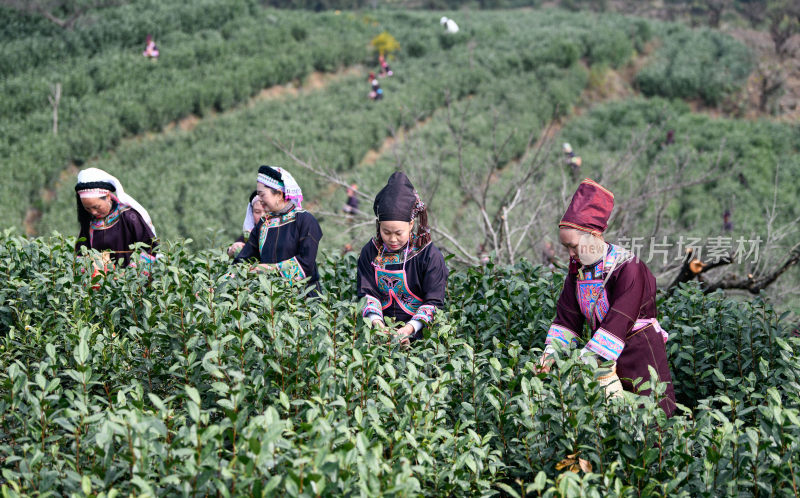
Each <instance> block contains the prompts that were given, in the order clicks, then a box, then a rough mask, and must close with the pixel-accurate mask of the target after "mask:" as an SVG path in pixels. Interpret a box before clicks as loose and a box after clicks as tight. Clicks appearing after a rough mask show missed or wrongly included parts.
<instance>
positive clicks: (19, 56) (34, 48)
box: [0, 0, 263, 77]
mask: <svg viewBox="0 0 800 498" xmlns="http://www.w3.org/2000/svg"><path fill="white" fill-rule="evenodd" d="M0 9H1V10H0V13H2V16H3V19H4V20H6V21H7V22H5V23H3V26H2V28H0V43H2V46H3V50H2V54H0V75H2V76H3V77H7V76H9V75H12V74H16V73H17V72H24V71H26V70H29V69H30V68H35V67H39V66H47V65H54V64H55V65H58V64H59V61H62V62H69V61H70V60H71V59H72V58H92V57H95V56H97V55H98V54H102V53H103V52H105V51H108V50H110V49H117V50H119V49H125V50H133V49H138V48H140V47H141V50H143V49H144V47H143V44H144V39H145V37H146V36H147V35H148V34H152V35H154V36H155V37H156V41H158V40H160V38H161V37H162V36H165V35H168V34H169V33H173V32H183V33H187V34H192V33H195V32H197V31H203V30H209V29H212V30H216V29H219V27H220V26H223V25H225V24H226V23H227V22H229V21H230V20H232V19H235V18H238V19H245V18H247V17H248V16H253V15H259V13H260V12H261V11H262V10H263V9H262V8H261V6H260V5H259V3H258V2H256V1H252V0H222V1H220V0H200V1H197V2H191V3H186V2H158V1H155V0H137V1H135V2H126V3H125V4H123V5H118V6H113V7H109V8H101V9H93V10H91V11H88V12H86V13H85V14H84V15H83V16H82V17H81V18H80V19H79V20H78V22H77V24H76V25H75V26H74V28H73V29H69V30H64V29H62V28H59V27H57V26H56V25H55V24H53V23H51V22H49V21H46V20H45V19H44V18H43V17H42V16H40V15H26V14H23V13H21V12H19V11H16V10H13V9H10V8H7V7H0Z"/></svg>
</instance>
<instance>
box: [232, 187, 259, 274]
mask: <svg viewBox="0 0 800 498" xmlns="http://www.w3.org/2000/svg"><path fill="white" fill-rule="evenodd" d="M265 212H266V211H265V210H264V205H263V204H261V198H260V197H258V191H256V190H253V193H252V194H250V202H248V203H247V211H245V215H244V223H242V235H240V236H239V238H237V239H236V240H235V241H234V242H233V244H231V245H230V247H228V256H230V257H232V258H233V257H235V256H236V255H237V254H239V251H241V250H242V249H243V248H244V244H245V242H247V239H248V238H249V237H250V232H252V231H253V228H255V227H256V222H257V221H258V220H260V219H261V218H263V217H264V213H265Z"/></svg>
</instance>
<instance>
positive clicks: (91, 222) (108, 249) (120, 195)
mask: <svg viewBox="0 0 800 498" xmlns="http://www.w3.org/2000/svg"><path fill="white" fill-rule="evenodd" d="M75 198H76V202H77V209H78V223H79V224H80V234H79V235H78V242H77V243H76V244H75V251H76V252H79V251H80V250H81V247H86V248H88V249H96V250H98V251H100V252H101V253H103V260H102V262H99V261H98V262H95V273H97V272H98V271H99V270H100V269H101V268H102V269H103V271H105V270H107V269H109V266H111V267H113V266H114V265H116V264H121V265H122V266H133V267H135V266H137V259H138V260H139V261H140V262H143V263H145V264H146V265H149V264H150V263H152V261H153V260H154V259H155V258H154V256H153V253H154V251H155V248H156V246H157V245H158V244H157V242H156V230H155V228H154V227H153V222H152V221H150V215H149V214H148V213H147V210H145V208H143V207H142V206H141V205H140V204H139V203H138V202H136V199H134V198H133V197H131V196H129V195H128V194H126V193H125V191H124V190H123V188H122V184H121V183H120V182H119V180H117V179H116V178H114V177H113V176H111V175H110V174H108V173H106V172H105V171H103V170H101V169H97V168H87V169H85V170H83V171H81V172H80V173H78V183H77V184H76V185H75ZM138 242H142V243H144V244H146V246H147V249H146V250H144V251H142V252H141V253H140V254H139V257H138V258H132V257H131V255H132V254H133V250H131V245H133V244H136V243H138Z"/></svg>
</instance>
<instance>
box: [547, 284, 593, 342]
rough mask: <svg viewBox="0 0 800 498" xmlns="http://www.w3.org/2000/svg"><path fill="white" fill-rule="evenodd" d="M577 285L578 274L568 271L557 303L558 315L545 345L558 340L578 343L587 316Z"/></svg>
mask: <svg viewBox="0 0 800 498" xmlns="http://www.w3.org/2000/svg"><path fill="white" fill-rule="evenodd" d="M576 285H577V275H576V274H575V273H571V272H568V273H567V278H566V279H564V288H563V289H561V295H560V296H559V297H558V302H557V303H556V317H555V319H554V320H553V324H552V325H550V329H549V330H548V331H547V339H545V341H544V343H545V345H549V344H551V343H552V342H553V341H556V340H557V341H558V342H560V343H561V344H562V345H563V346H567V347H571V346H573V345H574V344H575V343H577V341H578V337H580V335H581V330H582V329H583V323H584V321H585V318H584V316H583V313H581V308H580V306H579V305H578V298H577V296H576V295H575V288H576Z"/></svg>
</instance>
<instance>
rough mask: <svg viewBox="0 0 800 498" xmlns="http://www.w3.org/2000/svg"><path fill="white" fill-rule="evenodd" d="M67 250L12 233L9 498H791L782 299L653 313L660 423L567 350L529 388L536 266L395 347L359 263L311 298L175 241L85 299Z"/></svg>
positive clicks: (792, 406) (545, 273) (542, 303)
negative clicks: (680, 403)
mask: <svg viewBox="0 0 800 498" xmlns="http://www.w3.org/2000/svg"><path fill="white" fill-rule="evenodd" d="M72 244H73V239H64V238H60V237H56V238H52V239H50V240H43V239H40V240H32V241H31V240H25V239H22V238H19V237H16V236H14V235H13V234H11V233H9V232H6V233H5V234H4V235H3V236H2V238H1V239H0V263H1V264H2V265H3V267H4V268H5V269H6V272H5V273H4V276H3V279H4V280H3V282H2V285H0V303H2V304H1V305H0V327H2V334H3V335H2V339H0V351H1V353H0V367H2V368H0V372H2V373H0V427H1V428H2V429H1V433H2V439H0V461H2V463H3V465H2V490H3V494H4V495H5V496H19V495H32V494H57V495H66V494H70V495H71V494H74V495H78V496H84V495H90V494H91V495H97V496H114V495H118V494H158V495H164V494H169V495H195V494H198V495H207V494H219V495H222V496H231V495H248V496H251V495H255V496H266V495H274V494H282V495H287V496H337V495H362V496H375V495H431V496H441V495H454V496H464V495H476V494H480V495H487V496H488V495H497V494H501V493H502V494H506V495H509V496H522V495H526V494H538V495H544V496H641V495H648V496H649V495H661V496H666V495H670V496H673V495H674V496H717V495H721V494H726V495H732V494H735V495H758V494H769V495H788V494H792V493H795V492H796V477H795V475H794V474H795V470H796V469H797V464H798V462H797V457H796V455H797V454H798V452H797V450H798V447H797V445H798V441H800V439H798V438H800V419H799V418H798V392H800V390H799V389H798V387H800V386H798V383H797V381H798V373H800V372H798V363H797V360H796V358H795V356H794V349H796V348H797V347H798V346H799V345H800V344H798V340H797V339H796V338H792V337H790V336H788V335H787V334H786V332H785V330H784V324H783V322H782V321H781V318H780V317H778V316H776V314H775V312H774V311H773V310H772V309H771V307H770V306H769V304H768V303H765V302H762V301H759V300H756V301H754V302H753V303H751V304H750V305H748V306H744V307H742V306H739V307H734V306H733V305H732V303H731V302H730V301H728V300H725V299H723V298H722V297H721V296H719V295H713V296H704V295H703V294H702V293H700V292H699V291H698V290H697V289H695V288H692V287H685V288H683V289H682V290H681V291H680V292H679V293H677V294H676V295H674V296H673V297H671V298H670V299H669V300H667V301H665V302H662V303H661V310H662V313H663V318H662V320H663V322H664V324H665V325H667V327H668V328H669V329H670V331H671V332H672V334H671V339H670V342H669V343H668V344H669V347H670V358H671V360H672V363H673V364H672V370H673V372H674V373H675V377H676V386H675V387H676V391H677V392H678V395H679V397H680V398H681V399H683V400H687V401H688V400H691V404H690V405H688V407H687V408H685V409H684V410H683V411H682V412H681V413H680V414H679V415H677V416H675V417H673V418H672V419H670V420H666V419H665V418H664V416H663V413H662V412H660V409H659V408H658V407H657V406H656V405H655V401H654V400H653V399H644V398H638V399H636V398H633V397H630V398H625V399H623V400H620V401H619V402H613V403H609V402H606V401H605V400H604V397H603V395H602V393H601V392H600V391H598V385H597V383H596V382H595V381H594V380H593V379H592V376H591V375H590V373H589V372H587V371H586V370H585V369H586V367H584V366H582V364H581V363H580V361H579V360H578V359H577V357H576V356H572V357H569V358H567V357H565V356H564V355H559V359H558V365H557V367H556V368H554V370H553V372H552V373H551V374H548V375H545V374H536V373H535V362H536V360H537V358H538V355H539V354H540V352H541V350H540V347H541V345H542V343H543V340H544V335H545V333H546V329H547V326H548V325H549V322H550V320H551V318H552V316H553V312H554V300H555V298H556V297H557V294H558V292H559V290H560V286H561V284H562V282H563V277H562V276H561V275H560V274H558V273H552V272H551V271H550V270H548V269H545V268H541V267H536V266H532V265H530V264H528V263H526V262H522V263H520V264H518V265H516V266H514V267H497V266H494V265H493V264H489V265H487V266H484V267H474V268H467V269H463V270H458V271H454V272H453V273H452V276H451V278H450V281H449V286H448V302H447V305H446V307H445V309H443V310H442V311H441V313H440V314H439V315H438V318H437V320H436V323H435V325H434V326H432V327H431V328H429V329H426V331H425V338H424V339H423V340H422V341H419V342H417V343H415V344H414V345H413V346H412V347H411V348H409V349H404V348H402V347H400V346H399V345H397V344H395V343H391V342H387V341H386V339H385V337H382V336H380V335H378V334H376V333H375V332H374V331H371V330H370V329H369V328H368V327H367V326H366V325H365V324H364V323H363V322H362V319H361V317H360V313H359V310H360V306H359V304H358V303H357V302H355V299H354V288H353V280H354V275H355V258H354V255H352V254H349V255H347V256H345V257H344V258H339V257H325V258H324V261H321V264H320V273H321V282H322V287H323V292H322V294H321V297H320V298H319V299H303V298H302V297H301V296H300V294H299V291H298V289H297V288H294V289H292V288H288V287H287V286H286V285H284V284H283V283H282V282H278V281H274V280H271V279H270V278H269V277H268V276H266V275H259V276H254V275H252V274H247V272H246V270H245V269H243V268H233V269H232V268H231V267H230V266H229V264H228V261H227V260H226V258H225V257H224V256H222V254H221V251H220V252H212V251H204V252H200V253H196V254H193V253H190V252H189V251H188V249H187V247H186V245H185V244H167V245H168V246H169V247H165V250H164V254H163V256H162V257H161V258H160V259H159V260H158V262H157V263H156V264H155V266H154V267H153V268H152V271H153V274H152V275H153V276H152V279H147V278H146V277H145V276H144V275H142V274H139V273H137V272H136V271H132V270H130V269H128V270H125V271H124V272H122V271H117V272H112V273H110V274H109V275H108V276H99V277H96V280H95V282H90V281H89V277H88V275H89V274H88V273H82V272H81V266H82V263H79V262H76V260H75V258H74V256H73V253H72ZM92 283H96V284H99V285H100V289H99V290H97V291H92V290H90V287H91V285H92ZM711 310H715V311H711ZM743 339H744V340H743ZM720 349H723V350H724V351H719V350H720ZM656 388H657V390H658V389H661V388H663V386H656ZM690 413H691V416H690V415H689V414H690ZM573 471H574V472H573Z"/></svg>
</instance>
